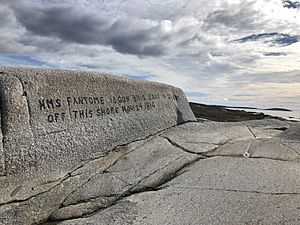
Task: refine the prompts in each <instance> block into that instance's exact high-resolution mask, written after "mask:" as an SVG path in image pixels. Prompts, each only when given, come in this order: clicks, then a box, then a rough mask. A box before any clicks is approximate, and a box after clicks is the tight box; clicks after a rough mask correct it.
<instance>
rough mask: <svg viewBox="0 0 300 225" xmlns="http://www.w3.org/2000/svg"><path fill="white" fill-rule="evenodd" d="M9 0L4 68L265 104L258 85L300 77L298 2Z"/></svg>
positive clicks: (3, 28) (0, 37) (1, 47)
mask: <svg viewBox="0 0 300 225" xmlns="http://www.w3.org/2000/svg"><path fill="white" fill-rule="evenodd" d="M0 2H1V4H0V20H1V23H0V65H11V64H14V65H22V66H23V65H31V66H36V65H37V64H39V63H40V64H42V66H49V67H51V66H54V67H57V68H63V69H76V70H94V71H95V70H96V71H102V72H110V73H114V74H117V75H122V76H128V77H136V78H139V79H147V80H153V81H158V82H164V83H168V84H172V85H175V86H178V87H181V88H183V89H184V90H185V91H186V92H187V93H188V96H189V98H190V99H198V100H199V101H202V102H206V103H211V104H222V102H223V101H224V99H229V100H228V101H229V103H230V104H233V103H234V102H233V101H235V102H236V104H238V102H242V103H243V104H247V105H248V103H249V104H250V103H251V104H255V101H257V100H258V99H260V100H259V101H263V100H262V98H263V97H262V98H260V97H259V98H258V96H257V92H256V91H255V90H252V89H251V88H256V87H260V88H263V86H264V85H267V84H268V83H270V82H275V83H288V82H289V81H291V82H299V80H298V78H297V76H299V73H298V72H299V70H300V69H299V52H300V42H299V35H300V20H299V16H300V15H299V13H298V11H297V10H291V9H293V8H294V5H295V3H297V2H295V1H285V3H284V5H283V2H282V1H281V0H274V1H270V0H259V1H258V0H226V1H223V0H216V1H204V0H176V1H174V0H165V1H161V0H146V1H140V0H131V1H124V0H114V1H108V0H51V1H49V0H22V1H17V0H0ZM283 6H286V7H283ZM232 40H235V41H232ZM272 79H273V81H272ZM251 83H253V84H256V86H249V84H251ZM290 84H291V86H292V83H290ZM277 87H278V91H279V89H280V87H285V86H284V85H283V86H280V85H278V86H277ZM268 88H271V86H268ZM283 91H284V90H283ZM270 97H271V95H270ZM273 97H274V99H273V101H269V102H270V104H271V103H272V104H276V96H273ZM244 101H245V102H244ZM242 103H241V104H242ZM257 104H260V103H259V102H257ZM275 106H276V105H275ZM270 107H271V106H270Z"/></svg>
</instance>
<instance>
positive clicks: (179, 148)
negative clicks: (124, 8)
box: [0, 70, 300, 225]
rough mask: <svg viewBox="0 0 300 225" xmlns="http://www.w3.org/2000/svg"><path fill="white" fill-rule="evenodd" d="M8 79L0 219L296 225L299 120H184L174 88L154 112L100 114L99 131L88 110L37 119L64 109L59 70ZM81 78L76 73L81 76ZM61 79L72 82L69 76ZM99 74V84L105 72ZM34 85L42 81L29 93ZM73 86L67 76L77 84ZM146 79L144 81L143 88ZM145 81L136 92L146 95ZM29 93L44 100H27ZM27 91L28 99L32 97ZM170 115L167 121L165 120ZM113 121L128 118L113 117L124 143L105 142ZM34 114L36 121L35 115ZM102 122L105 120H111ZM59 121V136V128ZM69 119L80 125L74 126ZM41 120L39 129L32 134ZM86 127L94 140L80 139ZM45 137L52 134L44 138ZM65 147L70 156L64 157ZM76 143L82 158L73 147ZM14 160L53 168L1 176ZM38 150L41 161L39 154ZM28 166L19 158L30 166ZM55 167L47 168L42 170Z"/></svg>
mask: <svg viewBox="0 0 300 225" xmlns="http://www.w3.org/2000/svg"><path fill="white" fill-rule="evenodd" d="M27 71H28V70H27ZM43 73H45V71H43ZM46 73H50V72H49V71H48V72H46ZM9 74H10V75H5V74H2V75H3V76H2V77H1V98H2V99H1V130H2V135H3V136H2V138H3V146H2V148H1V149H0V150H1V158H0V160H1V163H2V164H1V165H2V168H3V170H2V172H3V173H2V176H0V191H1V192H0V224H1V225H2V224H3V225H11V224H17V225H19V224H20V225H31V224H32V225H33V224H44V225H85V224H86V225H91V224H95V225H96V224H97V225H98V224H103V225H127V224H128V225H129V224H130V225H145V224H149V225H161V224H172V225H192V224H195V225H199V224H216V225H217V224H278V225H279V224H288V225H290V224H294V225H298V224H299V223H300V217H299V215H300V209H299V206H300V180H299V174H300V164H299V161H300V136H299V131H300V124H299V123H297V122H289V121H279V120H276V119H264V120H253V121H244V122H235V123H234V122H212V121H202V122H190V121H189V120H193V119H194V117H193V115H192V114H191V112H190V110H189V108H188V105H187V102H186V101H185V98H183V97H184V95H182V94H180V95H179V94H178V96H183V97H182V98H178V97H174V98H172V97H171V99H165V98H162V99H156V100H155V101H154V102H155V109H152V110H145V111H142V112H135V111H133V112H129V113H128V114H127V113H126V112H123V113H118V114H114V115H106V116H103V118H102V120H101V121H105V123H104V124H105V125H106V130H105V131H103V130H100V128H99V129H98V128H97V127H96V126H100V127H101V128H103V127H105V126H104V125H103V124H101V121H99V120H97V118H94V117H91V118H85V117H84V118H79V119H78V120H76V118H73V120H72V119H71V116H72V114H68V113H66V116H67V115H71V116H70V118H69V120H67V119H65V120H64V121H61V122H60V123H59V122H58V121H57V122H56V121H55V122H54V121H52V122H49V121H48V122H47V119H48V116H49V115H54V117H53V118H55V113H57V112H59V113H63V112H64V109H65V108H63V105H64V106H66V105H65V104H68V98H63V97H61V96H62V95H60V94H62V93H67V90H68V91H71V89H72V88H71V87H70V86H71V85H68V86H67V85H66V84H67V82H65V83H64V82H62V84H64V85H65V86H66V88H65V89H63V88H62V89H59V90H56V89H55V88H53V87H51V85H52V83H55V82H54V80H55V79H59V77H55V76H54V75H53V76H54V77H55V79H54V78H53V77H52V75H45V74H40V72H38V74H37V75H34V74H33V75H32V76H29V77H27V75H26V74H23V75H20V76H19V75H16V74H15V75H13V73H11V72H9ZM83 75H84V74H75V75H74V76H75V77H79V78H78V79H79V80H81V79H83V78H82V77H81V76H83ZM48 76H49V77H48ZM51 77H52V78H51ZM67 77H69V78H70V79H73V78H72V76H71V75H67ZM91 77H92V78H91V80H97V79H101V78H99V75H96V74H94V75H91ZM104 77H105V79H106V80H107V79H108V80H109V79H114V78H112V77H110V76H108V77H106V76H104ZM50 78H51V79H50ZM31 79H32V80H31ZM48 79H50V80H48ZM52 79H54V80H52ZM74 79H75V78H74ZM115 79H116V82H117V81H120V82H121V81H122V82H123V81H124V83H122V84H124V86H125V84H127V82H129V81H127V80H124V79H121V78H115ZM35 81H36V82H37V83H36V84H40V85H41V86H38V88H37V89H36V90H35V88H34V85H33V84H34V82H35ZM25 82H26V83H25ZM103 82H104V81H103ZM105 82H108V81H105ZM105 82H104V83H105ZM130 82H133V81H130ZM75 83H76V82H75ZM79 83H80V82H78V83H76V84H78V87H79ZM142 83H143V82H142ZM4 84H5V85H4ZM22 84H23V85H24V84H25V85H24V86H22ZM106 84H107V83H106ZM135 84H136V85H137V84H140V82H137V83H135ZM150 84H153V85H154V87H153V88H154V89H155V90H156V88H157V90H161V89H160V87H166V88H162V90H161V91H166V92H170V93H173V94H174V95H177V94H176V93H181V91H180V90H178V89H176V88H173V87H170V86H164V85H162V86H160V85H159V84H155V83H149V87H150V86H151V85H150ZM26 85H28V86H26ZM31 85H33V86H31ZM64 85H62V86H64ZM93 85H96V84H93ZM93 85H91V86H89V88H90V90H91V92H90V93H95V94H97V95H98V94H99V93H98V92H97V90H96V86H93ZM111 85H113V84H111ZM145 85H146V87H147V85H148V83H145ZM155 85H157V86H155ZM76 87H77V86H76ZM76 87H74V92H71V93H73V94H74V93H77V94H78V96H79V93H82V95H80V96H85V95H86V96H88V95H87V93H88V92H84V91H82V92H80V91H79V90H78V88H76ZM121 87H122V86H121ZM146 87H144V88H143V91H144V92H145V91H147V90H148V89H147V88H146ZM93 88H94V89H93ZM168 88H170V89H168ZM48 89H49V93H55V95H53V96H54V97H52V98H53V99H60V98H61V101H60V103H61V106H60V107H58V109H56V108H54V109H52V108H51V107H52V103H51V101H50V100H49V104H48V103H47V102H46V103H45V107H46V108H47V107H48V105H49V106H50V109H48V108H47V109H44V108H45V107H44V104H43V103H41V104H39V103H40V102H39V100H41V99H44V100H46V99H47V98H46V97H45V96H44V95H43V94H44V93H46V92H47V91H46V90H48ZM131 89H133V87H132V88H131ZM113 90H114V91H116V92H113V93H119V92H117V90H115V89H114V88H113ZM64 91H66V92H64ZM131 91H134V90H130V93H132V92H131ZM137 91H142V90H140V89H139V90H137ZM38 93H39V94H40V95H41V96H43V97H34V96H37V95H38ZM85 93H86V94H85ZM159 93H160V92H159ZM9 95H12V96H13V98H9V97H8V96H9ZM161 95H163V94H161ZM30 96H33V97H34V98H33V99H35V100H32V102H30V101H31V100H29V99H30V98H31V97H30ZM72 96H75V94H74V95H72ZM78 96H77V97H78ZM80 96H79V97H80ZM99 96H100V94H99ZM171 96H172V94H171ZM67 97H68V96H67ZM49 98H50V97H49ZM180 99H182V100H180ZM83 101H84V102H85V100H83ZM87 101H88V100H87ZM54 102H56V100H55V101H54ZM54 102H53V105H55V103H54ZM83 105H84V107H91V109H92V110H95V109H97V108H93V107H94V106H95V105H86V104H81V103H80V104H77V103H76V105H74V106H73V107H74V108H72V110H73V109H74V110H81V108H79V106H83ZM121 106H122V103H121ZM22 107H23V108H22ZM34 107H35V108H34ZM76 107H78V108H76ZM97 107H98V106H97ZM100 107H101V106H100ZM67 109H68V107H67ZM26 110H27V111H26ZM160 110H162V111H160ZM93 112H94V111H93ZM164 113H166V115H165V114H164ZM168 113H169V114H170V117H171V118H168V116H167V115H168ZM10 114H12V115H10ZM156 114H157V115H156ZM60 115H61V114H60ZM129 115H131V116H135V117H136V120H138V121H139V122H135V121H134V120H133V119H132V120H130V117H129ZM73 116H74V117H75V113H73ZM121 116H122V117H121ZM151 116H153V118H151ZM79 117H80V116H79ZM105 118H108V120H106V119H105ZM109 118H110V119H112V120H109ZM116 118H126V120H130V123H129V122H128V123H126V121H125V122H124V124H123V125H122V126H123V127H120V126H121V125H120V124H119V129H120V132H121V134H123V135H125V136H124V139H122V140H123V141H124V142H126V141H127V142H128V143H127V144H124V142H123V141H121V142H118V140H116V139H110V138H108V137H111V138H113V134H115V135H120V134H118V132H117V128H116V127H115V124H114V121H115V120H116ZM33 119H34V120H44V122H43V123H42V122H40V121H39V122H33ZM143 119H148V120H147V121H149V123H150V122H151V121H152V122H153V121H158V120H159V119H161V123H162V124H160V125H157V127H156V128H155V127H154V126H152V125H150V124H148V122H145V123H143V122H142V121H143ZM164 119H165V120H166V121H164ZM54 120H55V119H54ZM26 121H27V122H26ZM45 121H46V122H45ZM109 121H111V123H112V124H111V125H114V126H112V127H111V126H109ZM14 123H16V126H15V125H13V124H14ZM140 123H141V124H140ZM153 123H154V124H156V123H159V122H153ZM177 123H182V124H180V125H176V124H177ZM43 124H44V125H43ZM64 125H66V127H67V129H66V131H62V130H60V129H61V128H62V126H64ZM71 125H72V126H73V125H76V126H81V127H82V128H80V129H79V128H77V127H75V128H74V130H72V129H73V128H72V129H71V127H70V126H71ZM89 125H91V126H92V127H93V128H95V129H96V131H97V132H102V133H100V134H101V135H104V134H107V136H98V138H99V139H100V140H99V142H101V143H104V144H105V143H111V145H109V144H108V145H107V146H111V147H110V148H111V149H110V148H101V146H100V145H99V148H98V151H99V152H100V153H99V155H98V154H97V151H96V150H97V148H95V146H97V145H94V144H95V143H96V138H95V137H96V135H98V134H91V133H92V132H93V131H94V130H89ZM127 125H128V127H127V128H128V129H129V128H130V127H132V128H133V127H135V126H136V127H137V129H138V131H139V132H141V134H142V135H141V136H139V134H138V133H132V134H131V135H132V136H130V134H129V133H126V132H125V133H122V132H124V131H123V130H122V129H123V128H124V127H125V126H127ZM131 125H132V126H131ZM173 125H176V126H173ZM42 126H44V128H41V129H40V130H39V129H38V128H40V127H42ZM139 126H140V127H139ZM144 126H145V128H144ZM164 126H165V127H164ZM24 127H25V128H24ZM26 127H27V128H28V129H26ZM146 128H147V129H148V130H146ZM55 129H57V130H55ZM77 129H78V130H77ZM103 132H104V133H103ZM105 132H106V133H105ZM110 132H112V133H110ZM127 132H129V130H128V131H127ZM67 134H68V135H69V136H68V135H67ZM80 134H81V136H80ZM87 134H91V135H95V136H94V137H93V138H91V139H86V137H87ZM109 135H112V136H109ZM126 135H127V136H126ZM68 137H69V139H68ZM72 137H76V138H72ZM118 137H120V136H118ZM136 137H138V138H136ZM50 138H53V139H51V141H49V140H50ZM61 138H65V140H68V141H69V142H67V141H65V143H66V144H65V145H64V144H62V143H63V142H62V141H61V140H60V139H61ZM106 138H107V139H106ZM120 138H121V137H120ZM103 139H104V140H105V141H103ZM125 140H126V141H125ZM112 141H115V142H112ZM67 143H69V145H67ZM80 143H81V144H80ZM28 146H29V147H28ZM104 146H106V145H104ZM113 146H115V147H113ZM66 147H68V148H67V149H66V151H67V152H68V154H69V156H70V157H69V159H68V157H67V156H66V155H65V154H66V153H65V152H64V150H65V148H66ZM81 147H82V151H83V150H84V153H82V152H80V151H79V150H80V149H81ZM109 149H110V150H109ZM112 149H113V150H112ZM71 150H73V152H72V151H71ZM17 151H18V154H17V153H16V152H17ZM43 151H45V152H43ZM47 151H53V152H56V153H55V154H56V155H55V156H53V157H52V158H51V156H50V153H49V152H47ZM28 152H29V153H30V154H29V153H28ZM31 152H35V153H36V154H35V155H34V154H31ZM41 152H43V154H40V153H41ZM104 153H106V154H104ZM23 156H25V158H26V157H27V158H26V159H31V158H30V157H32V158H33V159H38V160H37V162H36V163H37V165H39V163H41V162H43V163H45V162H47V160H49V162H50V164H51V166H49V167H48V166H46V165H41V166H40V167H39V166H33V168H35V169H38V170H37V171H34V170H22V167H18V166H16V168H20V170H19V171H17V172H16V173H11V172H8V171H14V170H12V168H10V167H9V166H8V167H7V165H11V166H12V165H14V164H8V162H9V161H8V159H11V158H14V157H16V158H18V157H20V158H21V157H23ZM29 156H30V157H29ZM42 156H44V157H46V158H45V159H42ZM76 156H77V157H78V158H76ZM28 157H29V158H28ZM34 157H35V158H34ZM47 157H50V158H49V159H48V158H47ZM60 157H61V158H60ZM55 159H56V160H57V161H58V163H56V164H55V163H53V162H54V161H55ZM39 160H42V161H39ZM43 160H44V161H43ZM27 161H28V160H27ZM27 161H26V160H20V161H18V162H19V163H20V164H21V165H29V164H30V163H29V162H27ZM22 163H24V164H22ZM52 163H53V164H52ZM65 164H66V165H65ZM55 165H57V168H52V167H53V166H55ZM8 168H10V169H11V170H7V169H8ZM53 171H55V172H56V173H53ZM18 174H19V175H18ZM54 175H55V176H54Z"/></svg>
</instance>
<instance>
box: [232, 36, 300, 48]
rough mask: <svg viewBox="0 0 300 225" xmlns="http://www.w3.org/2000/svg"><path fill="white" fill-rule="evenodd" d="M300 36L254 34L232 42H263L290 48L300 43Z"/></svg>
mask: <svg viewBox="0 0 300 225" xmlns="http://www.w3.org/2000/svg"><path fill="white" fill-rule="evenodd" d="M299 39H300V38H299V36H295V35H289V34H282V33H262V34H253V35H250V36H246V37H243V38H239V39H235V40H233V41H232V42H239V43H245V42H252V41H263V42H264V43H266V44H270V45H271V46H273V45H277V46H288V45H291V44H294V43H296V42H298V41H299Z"/></svg>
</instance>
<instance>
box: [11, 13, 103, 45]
mask: <svg viewBox="0 0 300 225" xmlns="http://www.w3.org/2000/svg"><path fill="white" fill-rule="evenodd" d="M14 12H15V15H16V18H17V19H18V21H19V22H20V23H21V24H22V25H23V26H24V27H25V28H26V29H27V30H28V31H31V32H32V33H34V34H37V35H41V36H55V37H59V38H61V39H63V40H66V41H73V42H77V43H81V44H94V43H101V42H103V32H104V25H105V24H106V23H107V22H106V21H105V20H104V19H102V18H99V17H97V18H95V17H94V16H90V15H88V14H81V13H80V12H79V11H76V10H74V9H72V8H59V7H53V8H48V9H38V8H24V7H16V8H14Z"/></svg>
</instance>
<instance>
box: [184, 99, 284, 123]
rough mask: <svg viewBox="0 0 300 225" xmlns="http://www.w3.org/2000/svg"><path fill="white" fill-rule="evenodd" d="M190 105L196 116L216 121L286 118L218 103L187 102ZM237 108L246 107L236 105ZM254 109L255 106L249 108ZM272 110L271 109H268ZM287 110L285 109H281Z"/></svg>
mask: <svg viewBox="0 0 300 225" xmlns="http://www.w3.org/2000/svg"><path fill="white" fill-rule="evenodd" d="M189 104H190V107H191V109H192V111H193V113H194V114H195V116H196V118H202V119H207V120H212V121H218V122H240V121H246V120H261V119H278V120H286V119H284V118H281V117H277V116H271V115H267V114H264V113H254V112H247V111H245V110H238V109H235V110H231V109H228V106H218V105H205V104H200V103H195V102H189ZM230 108H234V107H230ZM238 108H239V109H241V108H245V109H249V108H248V107H238ZM251 109H256V108H251ZM269 110H272V109H269ZM282 110H287V109H282Z"/></svg>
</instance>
